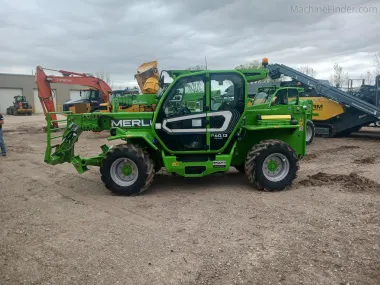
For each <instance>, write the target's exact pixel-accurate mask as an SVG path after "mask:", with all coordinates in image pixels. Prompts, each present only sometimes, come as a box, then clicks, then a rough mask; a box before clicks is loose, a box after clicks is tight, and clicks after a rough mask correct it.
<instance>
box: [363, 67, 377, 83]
mask: <svg viewBox="0 0 380 285" xmlns="http://www.w3.org/2000/svg"><path fill="white" fill-rule="evenodd" d="M360 78H361V79H364V82H365V84H373V83H374V81H375V72H373V71H371V70H367V71H366V73H364V74H362V75H360Z"/></svg>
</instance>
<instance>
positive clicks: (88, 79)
mask: <svg viewBox="0 0 380 285" xmlns="http://www.w3.org/2000/svg"><path fill="white" fill-rule="evenodd" d="M45 69H46V68H45ZM49 70H52V69H49ZM53 71H58V72H60V73H61V74H62V75H63V76H53V75H46V74H45V72H44V68H42V67H41V66H37V68H36V79H35V81H36V84H37V88H38V97H39V98H40V102H41V105H42V109H43V110H44V114H45V116H46V114H47V113H54V112H55V107H54V101H53V96H52V91H51V87H50V83H62V84H76V85H83V86H88V87H93V88H95V89H97V90H99V92H100V94H101V97H102V99H103V101H104V102H109V92H111V91H112V89H111V87H109V86H108V84H107V83H106V82H104V81H103V80H101V79H100V78H97V77H94V76H91V75H87V74H85V73H76V72H72V71H65V70H53ZM51 119H52V120H56V115H55V114H51Z"/></svg>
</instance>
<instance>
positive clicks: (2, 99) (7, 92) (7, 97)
mask: <svg viewBox="0 0 380 285" xmlns="http://www.w3.org/2000/svg"><path fill="white" fill-rule="evenodd" d="M18 95H22V89H13V88H0V113H1V114H3V115H5V114H6V112H7V108H8V107H10V106H11V105H13V97H14V96H18Z"/></svg>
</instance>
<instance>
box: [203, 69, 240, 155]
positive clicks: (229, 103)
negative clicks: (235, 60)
mask: <svg viewBox="0 0 380 285" xmlns="http://www.w3.org/2000/svg"><path fill="white" fill-rule="evenodd" d="M246 98H247V96H246V80H245V78H244V77H243V76H241V75H240V74H239V73H236V72H223V73H210V111H209V112H208V118H209V122H210V125H209V127H208V132H209V135H210V150H211V151H213V152H217V151H218V150H220V149H222V148H223V147H224V146H225V145H226V144H227V143H228V140H229V138H230V137H231V136H232V135H233V134H234V133H235V131H236V126H237V124H238V122H239V120H240V118H241V116H242V115H243V113H244V111H245V104H246V103H247V102H246Z"/></svg>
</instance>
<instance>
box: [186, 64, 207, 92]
mask: <svg viewBox="0 0 380 285" xmlns="http://www.w3.org/2000/svg"><path fill="white" fill-rule="evenodd" d="M187 70H191V71H201V70H206V66H205V65H195V66H190V67H188V68H187ZM186 88H187V89H188V90H189V91H190V93H198V92H203V91H204V90H205V86H204V84H203V82H201V81H196V82H191V83H187V84H186Z"/></svg>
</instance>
